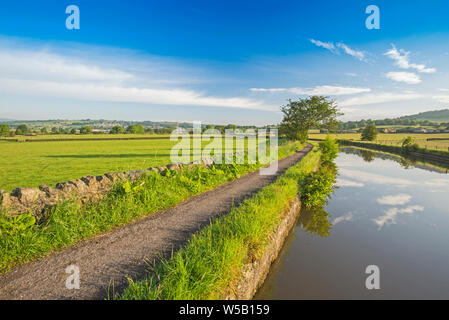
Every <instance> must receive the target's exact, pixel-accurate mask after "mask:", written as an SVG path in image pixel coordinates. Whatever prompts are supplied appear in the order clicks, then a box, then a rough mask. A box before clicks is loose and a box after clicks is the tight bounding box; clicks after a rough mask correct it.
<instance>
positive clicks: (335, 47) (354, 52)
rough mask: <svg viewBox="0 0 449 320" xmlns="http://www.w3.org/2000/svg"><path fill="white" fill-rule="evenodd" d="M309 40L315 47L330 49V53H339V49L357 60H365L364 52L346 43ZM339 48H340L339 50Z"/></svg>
mask: <svg viewBox="0 0 449 320" xmlns="http://www.w3.org/2000/svg"><path fill="white" fill-rule="evenodd" d="M310 42H311V43H313V44H314V45H316V46H317V47H321V48H324V49H327V50H329V51H331V52H332V53H336V54H339V53H340V52H341V51H343V52H344V53H346V54H348V55H350V56H352V57H354V58H356V59H357V60H360V61H364V62H366V61H367V60H366V57H365V53H364V52H363V51H358V50H355V49H352V48H350V47H349V46H347V45H346V44H344V43H342V42H338V43H337V44H334V43H333V42H323V41H320V40H315V39H310ZM339 49H340V50H339Z"/></svg>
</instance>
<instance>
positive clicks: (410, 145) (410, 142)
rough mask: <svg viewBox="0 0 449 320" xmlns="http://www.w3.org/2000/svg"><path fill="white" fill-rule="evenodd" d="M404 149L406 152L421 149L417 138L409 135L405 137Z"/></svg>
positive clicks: (402, 146) (403, 141)
mask: <svg viewBox="0 0 449 320" xmlns="http://www.w3.org/2000/svg"><path fill="white" fill-rule="evenodd" d="M401 148H402V151H403V152H405V153H409V152H413V151H417V150H418V149H419V146H418V144H417V143H416V142H415V139H413V138H412V137H410V136H408V137H406V138H404V139H403V140H402V142H401Z"/></svg>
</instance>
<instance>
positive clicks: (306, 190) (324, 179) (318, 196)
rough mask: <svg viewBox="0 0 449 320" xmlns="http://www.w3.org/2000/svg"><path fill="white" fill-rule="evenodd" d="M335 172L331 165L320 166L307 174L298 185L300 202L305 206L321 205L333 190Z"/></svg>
mask: <svg viewBox="0 0 449 320" xmlns="http://www.w3.org/2000/svg"><path fill="white" fill-rule="evenodd" d="M336 176H337V172H336V169H335V168H333V167H325V166H323V167H320V169H319V170H318V171H317V172H312V173H310V174H309V175H307V176H306V177H305V178H304V180H303V181H302V182H301V185H300V190H301V191H300V194H301V202H302V204H303V205H305V206H306V208H312V207H320V206H323V205H324V204H325V203H326V202H327V199H328V196H329V195H330V194H331V193H332V192H333V190H334V188H333V186H334V184H335V182H336V181H337V179H336Z"/></svg>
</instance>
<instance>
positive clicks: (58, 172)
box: [0, 135, 282, 192]
mask: <svg viewBox="0 0 449 320" xmlns="http://www.w3.org/2000/svg"><path fill="white" fill-rule="evenodd" d="M119 136H120V135H114V138H115V137H119ZM124 136H125V137H126V138H130V137H140V136H139V135H124ZM47 137H48V136H47ZM56 137H57V136H56ZM77 137H79V136H77ZM88 137H90V138H93V137H96V136H92V135H89V136H88ZM107 137H109V138H110V137H111V135H107ZM146 137H148V135H146ZM159 137H160V136H159ZM191 141H192V140H191ZM246 141H247V140H246ZM209 143H210V142H207V141H203V143H202V146H203V147H204V146H206V145H208V144H209ZM223 143H224V140H223ZM175 144H177V142H176V141H170V140H169V139H166V138H165V139H164V138H162V139H157V140H96V141H40V142H9V141H0V154H1V157H0V189H2V190H6V191H8V192H10V191H11V190H12V189H14V188H16V187H38V186H39V185H44V184H47V185H50V186H54V185H55V184H56V183H57V182H64V181H68V180H72V179H78V178H81V177H83V176H86V175H102V174H105V173H108V172H122V171H128V170H142V169H147V168H149V167H155V166H161V165H166V164H169V163H171V161H170V150H171V148H172V147H173V146H174V145H175ZM191 145H192V144H191ZM234 150H235V146H234ZM245 150H247V143H245ZM281 151H282V150H281V149H280V152H281ZM195 152H196V151H195ZM191 160H193V159H192V158H191Z"/></svg>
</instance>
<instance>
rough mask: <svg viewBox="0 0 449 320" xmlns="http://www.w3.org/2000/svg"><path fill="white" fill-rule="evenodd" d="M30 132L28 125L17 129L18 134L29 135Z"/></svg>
mask: <svg viewBox="0 0 449 320" xmlns="http://www.w3.org/2000/svg"><path fill="white" fill-rule="evenodd" d="M29 131H30V130H29V129H28V127H27V126H26V124H21V125H19V126H18V127H17V129H16V134H27V133H28V132H29Z"/></svg>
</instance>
